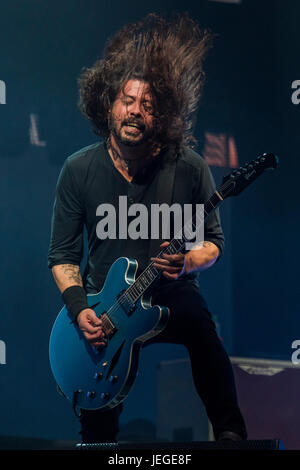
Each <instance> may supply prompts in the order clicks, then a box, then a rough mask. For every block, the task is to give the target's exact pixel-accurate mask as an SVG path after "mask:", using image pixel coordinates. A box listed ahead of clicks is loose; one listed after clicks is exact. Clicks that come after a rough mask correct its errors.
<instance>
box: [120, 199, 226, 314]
mask: <svg viewBox="0 0 300 470" xmlns="http://www.w3.org/2000/svg"><path fill="white" fill-rule="evenodd" d="M222 200H223V199H222V197H221V196H220V194H219V192H218V191H215V193H214V194H213V195H212V196H211V198H210V199H209V200H208V201H207V202H206V203H205V204H204V210H203V215H202V217H199V215H198V214H197V211H196V213H195V214H194V215H193V216H192V217H191V218H190V219H189V220H188V222H187V223H186V224H185V225H184V230H182V231H180V236H177V235H178V234H176V235H175V237H174V238H173V239H172V240H171V241H170V242H169V245H168V246H167V247H166V248H164V249H162V250H161V251H160V252H159V253H158V254H157V255H156V256H155V258H162V257H163V255H164V254H165V253H166V254H176V253H179V252H180V251H181V250H182V249H183V248H184V246H185V243H187V242H190V240H191V238H192V234H193V233H195V229H196V228H197V229H199V227H200V226H201V225H202V224H203V223H204V221H205V219H206V217H207V216H208V215H209V214H210V213H211V212H212V211H214V210H215V209H216V207H217V206H218V205H219V204H220V203H221V202H222ZM183 233H184V235H182V234H183ZM160 275H161V271H160V270H159V269H157V268H155V266H154V263H153V262H151V263H150V264H149V265H148V266H147V267H146V269H144V271H143V272H142V273H141V274H140V275H139V277H138V278H137V279H136V280H135V282H134V283H133V284H132V285H131V286H130V287H129V288H128V289H127V290H126V291H125V292H124V293H123V294H122V297H123V296H124V299H123V300H124V301H126V303H127V304H129V305H132V306H133V305H134V304H135V303H136V302H137V300H138V299H139V298H140V297H141V296H142V295H143V294H144V292H145V291H146V290H147V289H148V287H149V286H150V285H151V284H152V283H153V282H154V281H156V280H157V278H158V277H159V276H160Z"/></svg>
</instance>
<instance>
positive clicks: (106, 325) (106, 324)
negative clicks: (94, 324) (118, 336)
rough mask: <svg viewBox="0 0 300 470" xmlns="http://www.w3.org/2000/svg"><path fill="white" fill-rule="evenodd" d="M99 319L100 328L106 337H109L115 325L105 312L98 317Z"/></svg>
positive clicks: (114, 329)
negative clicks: (100, 322)
mask: <svg viewBox="0 0 300 470" xmlns="http://www.w3.org/2000/svg"><path fill="white" fill-rule="evenodd" d="M100 320H101V321H102V330H103V332H104V333H105V335H106V337H107V338H111V337H112V335H113V334H114V333H115V332H116V330H117V328H116V326H115V325H114V324H113V322H112V321H111V319H110V318H109V316H108V315H107V313H103V314H102V315H101V317H100Z"/></svg>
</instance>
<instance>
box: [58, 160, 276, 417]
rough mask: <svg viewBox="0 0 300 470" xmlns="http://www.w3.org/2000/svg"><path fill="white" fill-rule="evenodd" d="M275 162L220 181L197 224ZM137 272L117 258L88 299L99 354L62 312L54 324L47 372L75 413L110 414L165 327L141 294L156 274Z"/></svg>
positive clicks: (176, 245)
mask: <svg viewBox="0 0 300 470" xmlns="http://www.w3.org/2000/svg"><path fill="white" fill-rule="evenodd" d="M277 162H278V160H277V157H276V156H275V155H273V154H270V153H269V154H263V155H262V156H260V157H259V158H257V159H256V160H253V161H252V162H250V163H249V164H246V165H245V166H244V167H242V168H239V169H237V170H235V171H233V172H232V173H231V174H230V175H228V176H227V177H224V178H223V182H222V185H221V187H220V188H219V189H218V190H217V191H215V193H214V194H213V195H212V196H211V198H210V199H209V200H208V201H207V202H206V203H205V204H204V216H203V220H202V221H200V222H201V223H203V222H204V220H205V218H206V217H207V216H208V215H209V214H210V212H211V211H213V210H215V208H216V207H217V206H218V205H219V204H220V203H221V202H222V201H223V200H224V199H225V198H227V197H229V196H235V195H237V194H239V193H240V192H241V191H243V190H244V189H245V188H246V187H247V186H249V185H250V184H251V183H252V182H253V181H254V180H255V179H256V178H257V177H258V176H259V175H260V174H261V173H263V171H264V170H266V169H269V168H276V166H277ZM194 217H195V215H194ZM195 223H196V220H195V219H194V218H192V220H190V221H189V222H188V224H187V225H189V224H192V226H193V227H194V226H197V227H199V220H198V221H197V223H198V225H195ZM185 227H186V226H185ZM189 227H191V225H189ZM182 232H183V233H188V232H187V231H185V230H184V231H182ZM186 241H187V239H186V238H185V237H184V236H183V237H182V238H176V237H175V238H173V240H172V241H170V243H169V245H168V246H167V247H166V248H165V249H163V250H161V251H160V252H159V254H158V255H157V256H156V257H157V258H159V257H162V255H163V254H164V253H167V254H175V253H178V252H180V251H182V248H183V247H184V245H185V243H186ZM137 267H138V263H137V261H136V260H134V259H129V258H118V259H117V260H116V261H115V262H114V263H113V264H112V266H111V268H110V270H109V272H108V275H107V278H106V280H105V283H104V286H103V288H102V290H101V291H100V292H99V293H97V294H89V295H87V300H88V305H89V307H90V308H92V309H93V310H94V311H95V312H96V314H97V316H98V317H101V320H102V322H103V324H102V328H103V331H104V333H105V335H106V339H107V344H106V346H105V347H104V348H102V349H101V350H100V349H99V350H98V349H96V348H95V347H94V346H92V345H91V344H90V343H89V342H88V341H87V340H86V339H85V337H84V335H83V333H82V332H81V330H80V328H79V327H78V325H77V323H76V322H73V321H72V317H71V316H70V313H69V312H68V310H67V308H66V307H63V308H62V310H61V311H60V313H59V315H58V317H57V319H56V321H55V323H54V325H53V329H52V332H51V336H50V346H49V349H50V364H51V368H52V372H53V375H54V378H55V380H56V382H57V384H58V387H59V388H60V390H61V391H62V393H63V394H64V395H65V396H66V397H67V399H69V400H70V401H71V403H72V404H73V407H74V410H75V411H76V409H77V408H83V409H100V408H101V409H103V410H104V409H109V408H113V407H114V406H116V405H118V404H119V403H120V402H121V401H123V400H124V399H125V398H126V396H127V395H128V393H129V390H130V388H131V387H132V385H133V383H134V380H135V377H136V372H137V367H138V358H139V350H140V348H141V346H142V345H143V343H145V342H146V341H147V340H149V339H151V338H152V337H154V336H156V335H157V334H158V333H160V332H161V331H162V330H163V329H164V327H165V326H166V324H167V321H168V317H169V309H168V308H167V307H163V306H159V305H151V297H150V298H149V297H147V293H146V294H145V292H146V290H147V289H148V288H149V287H150V286H151V285H152V284H153V283H154V281H156V280H157V279H158V277H159V276H160V275H161V271H159V270H158V269H156V268H155V267H154V265H153V263H150V264H149V265H148V267H147V268H146V269H145V270H144V271H143V272H142V273H141V275H140V276H139V277H138V278H137V279H135V274H136V271H137ZM144 294H145V295H144Z"/></svg>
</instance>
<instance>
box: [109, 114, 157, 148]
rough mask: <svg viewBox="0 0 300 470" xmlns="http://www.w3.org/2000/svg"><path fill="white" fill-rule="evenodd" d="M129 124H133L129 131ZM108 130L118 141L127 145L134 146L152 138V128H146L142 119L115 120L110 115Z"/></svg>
mask: <svg viewBox="0 0 300 470" xmlns="http://www.w3.org/2000/svg"><path fill="white" fill-rule="evenodd" d="M130 124H132V125H134V126H135V127H132V131H130V129H131V128H130ZM108 128H109V131H110V132H111V133H112V134H113V135H114V136H115V138H117V139H118V141H119V142H120V143H122V144H123V145H126V146H128V147H136V146H138V145H141V144H144V143H145V142H147V141H148V140H150V139H151V138H153V135H154V130H153V129H149V128H146V126H145V124H144V121H143V120H142V119H133V118H131V119H130V118H128V119H124V120H123V121H122V122H117V121H116V120H115V119H114V118H113V116H112V115H110V117H109V120H108Z"/></svg>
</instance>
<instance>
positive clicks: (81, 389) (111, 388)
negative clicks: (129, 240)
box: [49, 258, 169, 410]
mask: <svg viewBox="0 0 300 470" xmlns="http://www.w3.org/2000/svg"><path fill="white" fill-rule="evenodd" d="M137 266H138V264H137V261H136V260H134V259H129V258H118V259H117V260H116V261H115V262H114V263H113V264H112V266H111V268H110V270H109V272H108V275H107V277H106V280H105V283H104V286H103V288H102V290H101V291H100V292H99V293H97V294H88V295H87V300H88V305H89V306H90V307H91V308H93V310H94V311H95V312H96V314H97V316H98V317H99V318H101V316H102V318H104V316H106V315H107V312H109V323H110V322H112V323H113V325H114V331H113V333H112V334H111V335H110V336H109V338H108V341H107V345H106V346H105V347H104V348H102V349H101V350H97V349H96V348H95V347H94V346H92V345H91V344H90V343H89V342H88V341H87V340H86V339H85V337H84V335H83V333H82V331H81V330H80V328H79V327H78V325H77V323H76V322H73V321H72V317H71V316H70V313H69V312H68V310H67V308H66V307H63V309H62V310H61V311H60V313H59V315H58V317H57V319H56V321H55V323H54V325H53V328H52V331H51V336H50V345H49V354H50V364H51V369H52V372H53V375H54V377H55V380H56V382H57V384H58V386H59V388H60V389H61V391H62V392H63V394H64V395H65V396H66V397H67V398H68V399H69V400H70V401H71V402H72V403H73V406H74V407H75V406H76V407H79V408H84V409H99V408H101V409H103V410H104V409H109V408H113V407H114V406H116V405H118V404H119V403H120V402H121V401H123V400H124V399H125V398H126V396H127V395H128V393H129V390H130V388H131V387H132V385H133V383H134V380H135V377H136V372H137V367H138V358H139V350H140V347H141V346H142V345H143V343H144V342H145V341H147V340H149V339H150V338H152V337H154V336H156V335H157V334H158V333H159V332H160V331H162V330H163V329H164V327H165V325H166V323H167V321H168V318H169V309H168V308H167V307H160V306H158V305H154V306H151V299H150V298H144V296H142V297H140V298H139V299H138V301H137V302H136V304H135V306H134V309H129V308H128V307H127V305H126V304H124V303H123V304H122V302H119V301H118V298H120V294H121V295H122V292H123V291H125V290H127V289H128V287H129V286H130V285H132V284H133V283H134V282H135V274H136V271H137ZM112 306H113V307H112Z"/></svg>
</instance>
